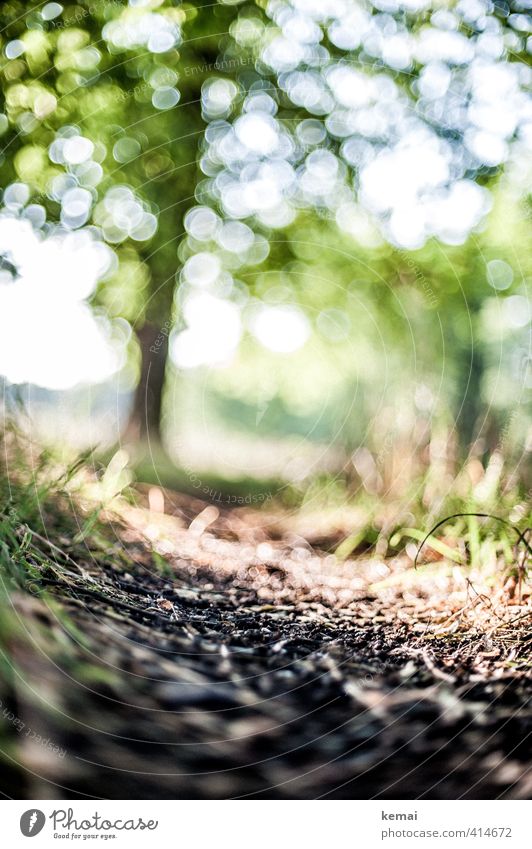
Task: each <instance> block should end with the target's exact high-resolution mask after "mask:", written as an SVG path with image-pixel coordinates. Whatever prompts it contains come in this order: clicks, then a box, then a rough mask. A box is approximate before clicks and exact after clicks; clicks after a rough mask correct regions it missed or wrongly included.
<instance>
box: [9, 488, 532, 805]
mask: <svg viewBox="0 0 532 849" xmlns="http://www.w3.org/2000/svg"><path fill="white" fill-rule="evenodd" d="M170 507H171V511H170V512H171V513H172V514H173V515H172V516H167V515H162V514H159V513H154V512H153V510H152V511H149V510H148V509H146V507H131V506H126V505H124V506H123V509H122V510H121V512H120V515H113V516H112V517H108V519H109V520H110V521H111V523H112V528H113V530H114V532H115V535H116V537H115V542H114V544H113V545H112V546H109V544H106V546H103V545H96V544H92V543H91V544H89V545H88V546H87V547H86V550H85V556H84V557H83V558H80V557H79V555H77V556H76V557H74V556H73V554H72V553H69V550H68V540H64V541H61V540H57V539H55V540H53V541H52V546H55V547H52V546H50V550H51V553H52V555H53V557H52V561H53V562H54V563H55V566H54V567H53V568H50V569H49V570H41V575H40V577H38V578H37V579H36V580H35V581H33V582H31V583H30V584H29V585H28V587H27V588H26V590H19V591H17V592H16V593H14V594H13V595H12V605H13V610H14V611H15V614H16V616H17V619H18V622H19V624H20V626H21V627H20V631H19V632H16V633H14V634H13V635H12V636H11V637H10V649H11V655H12V658H13V661H14V665H15V667H16V670H17V672H16V674H15V675H14V676H13V680H12V685H11V687H10V688H8V689H7V690H6V691H5V692H4V693H3V696H2V703H3V711H4V724H5V728H4V731H5V733H7V734H8V736H9V733H10V734H11V736H10V738H9V739H10V742H9V746H8V748H7V749H6V752H7V753H8V754H7V757H8V767H7V769H6V770H4V771H3V780H2V784H3V786H2V790H3V792H4V794H5V795H7V796H14V797H15V798H35V799H45V798H53V799H75V798H86V797H89V798H102V799H114V798H138V799H151V798H159V799H166V798H187V799H226V798H251V799H256V798H272V799H314V798H335V799H420V798H424V799H425V798H427V799H445V798H451V799H495V798H512V799H522V798H529V797H530V795H531V794H532V772H531V766H530V753H531V742H532V705H531V703H530V694H531V676H530V670H531V668H532V667H531V661H530V657H531V654H532V629H531V627H530V621H531V612H532V611H531V608H530V607H529V605H528V597H526V596H525V597H524V600H521V601H519V600H518V599H514V603H510V602H509V600H508V599H507V598H506V599H503V598H502V597H496V596H495V595H494V594H493V593H491V594H489V595H488V594H487V593H485V592H484V590H483V589H482V588H481V587H479V586H478V585H477V584H476V583H475V580H474V579H473V577H469V578H466V577H464V575H463V574H459V570H457V569H454V570H453V569H452V568H449V567H448V566H447V565H446V564H444V563H437V564H435V565H432V566H431V567H430V568H429V569H428V570H426V569H425V568H422V569H420V570H418V571H417V572H413V570H412V569H411V561H410V560H409V559H408V558H407V557H406V555H402V556H401V557H398V558H395V559H394V560H392V561H383V560H382V558H379V557H377V556H375V555H373V556H372V555H371V553H370V552H368V553H367V554H364V555H363V556H361V557H359V558H353V559H352V560H348V561H346V562H344V563H339V562H338V561H337V560H336V559H335V558H334V556H331V555H330V554H327V553H326V552H323V551H320V550H319V549H317V548H316V546H315V545H311V544H310V542H309V540H308V539H307V538H305V537H304V536H302V535H301V534H300V533H299V532H293V533H290V532H289V530H287V527H288V525H287V524H286V523H285V524H283V527H282V532H280V531H279V527H280V526H279V523H278V522H277V524H276V521H274V519H273V518H272V519H271V521H270V520H267V518H265V514H264V513H262V514H261V513H253V512H252V511H250V510H248V511H242V510H239V509H235V510H230V509H226V510H220V509H218V508H216V509H215V508H213V507H212V505H211V506H208V505H205V504H202V503H201V502H197V501H194V500H191V499H187V498H185V497H184V496H177V495H176V496H175V497H174V498H173V500H172V501H171V504H170ZM168 509H169V506H168V502H167V510H168ZM309 536H310V534H309ZM43 542H44V541H43ZM91 545H92V547H91ZM6 712H7V718H6Z"/></svg>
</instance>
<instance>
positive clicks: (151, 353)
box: [124, 322, 170, 444]
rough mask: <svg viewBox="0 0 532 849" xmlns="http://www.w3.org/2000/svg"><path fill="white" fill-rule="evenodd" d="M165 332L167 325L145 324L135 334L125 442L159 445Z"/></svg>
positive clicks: (166, 343)
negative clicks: (136, 355) (134, 375)
mask: <svg viewBox="0 0 532 849" xmlns="http://www.w3.org/2000/svg"><path fill="white" fill-rule="evenodd" d="M169 330H170V328H169V326H168V324H167V323H165V324H164V325H163V327H158V326H157V325H155V324H151V323H149V322H146V323H145V324H144V325H143V326H142V327H141V328H140V329H139V330H138V331H137V339H138V342H139V345H140V351H141V366H140V379H139V382H138V385H137V388H136V390H135V398H134V401H133V409H132V410H131V414H130V417H129V421H128V424H127V427H126V430H125V433H124V442H126V443H138V442H150V443H152V444H153V443H157V444H160V443H161V412H162V400H163V388H164V376H165V371H166V361H167V358H168V333H169Z"/></svg>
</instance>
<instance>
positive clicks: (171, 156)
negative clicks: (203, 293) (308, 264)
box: [1, 0, 526, 441]
mask: <svg viewBox="0 0 532 849" xmlns="http://www.w3.org/2000/svg"><path fill="white" fill-rule="evenodd" d="M2 15H3V23H4V31H3V39H4V52H5V55H6V62H5V64H4V67H3V69H2V71H3V74H4V78H5V108H4V112H5V117H4V119H3V120H4V130H5V135H4V139H5V146H4V157H5V158H4V161H3V164H2V174H1V176H2V179H3V181H4V183H10V182H12V181H13V180H17V179H18V180H23V181H24V182H25V183H27V184H28V185H29V186H30V187H31V191H32V193H33V195H38V196H39V200H40V202H41V203H42V205H43V206H44V207H45V208H46V210H47V213H48V216H49V219H50V220H52V221H53V220H56V221H59V220H61V221H62V223H63V226H65V227H67V228H68V227H70V228H74V229H75V228H76V227H79V226H82V225H85V224H86V223H88V222H89V223H90V222H92V224H93V225H94V226H96V227H98V228H99V230H98V232H99V233H100V235H101V238H103V239H104V240H105V241H107V242H108V243H109V244H111V245H112V246H113V248H114V250H115V251H116V253H117V255H118V258H119V262H120V265H119V270H118V272H117V273H116V274H115V276H114V277H112V278H111V279H109V280H107V281H105V282H104V284H103V285H102V288H101V290H100V292H99V293H98V295H97V301H99V302H100V303H102V304H104V305H105V307H106V309H107V310H108V311H109V312H110V313H111V314H119V315H122V316H123V317H125V318H126V319H128V320H129V321H130V322H131V323H132V325H133V326H134V328H135V331H136V335H137V339H138V343H139V347H140V352H141V362H140V369H139V371H140V378H139V381H138V387H137V392H136V397H135V402H134V407H133V412H132V416H131V420H130V423H129V426H128V428H127V432H126V433H127V436H128V438H131V439H139V438H140V439H141V440H142V439H145V438H147V436H148V432H149V435H150V437H151V438H152V439H154V440H155V441H158V440H160V436H161V434H160V423H161V410H162V397H163V384H164V376H165V371H166V360H167V355H168V338H169V334H170V332H171V328H172V327H173V325H174V321H175V308H174V304H175V289H176V282H178V283H179V282H181V281H182V278H183V268H184V266H186V263H187V260H189V259H190V258H191V257H192V256H194V255H195V254H198V253H201V252H203V253H205V252H207V253H208V252H211V253H212V252H213V251H216V252H217V255H218V256H219V258H220V267H222V268H223V267H224V263H225V262H226V261H227V262H229V261H230V262H229V265H230V268H231V270H232V271H236V270H238V269H239V268H244V267H246V266H249V268H250V271H249V273H248V274H247V280H248V282H249V285H250V286H253V285H254V282H253V281H254V279H255V274H254V269H255V268H256V267H258V266H260V262H261V257H262V259H265V257H266V256H267V255H268V250H269V252H270V257H269V262H270V264H273V265H275V263H278V264H281V265H282V264H283V262H285V261H286V260H287V258H289V257H290V256H291V253H292V251H291V248H290V239H291V238H292V234H293V233H294V226H295V225H294V217H295V215H296V214H297V213H298V212H299V211H300V210H301V209H307V210H308V211H309V214H310V215H313V216H317V220H320V218H321V219H323V218H324V217H325V218H329V219H330V218H334V219H335V221H336V222H337V223H338V224H339V225H340V227H342V228H343V229H344V230H345V231H347V232H351V233H352V234H353V235H354V236H355V238H358V236H357V233H359V231H360V227H361V226H363V224H364V220H365V218H367V211H368V210H369V215H370V216H372V217H373V218H374V219H375V220H376V221H377V222H378V224H379V226H380V227H381V229H382V232H383V234H384V236H385V237H386V238H387V239H388V240H389V241H391V242H392V244H394V245H395V246H396V247H397V248H398V249H400V250H407V251H408V250H417V249H420V248H422V246H423V244H424V242H425V241H426V239H427V238H431V237H436V238H439V239H442V240H443V241H444V242H447V243H450V244H456V243H460V242H462V241H464V240H465V238H466V237H467V235H468V233H469V231H470V230H471V229H472V228H473V227H475V226H477V225H478V224H479V222H480V221H481V220H482V218H483V216H484V215H485V213H486V211H487V209H488V207H489V196H488V193H487V192H486V190H485V189H483V188H482V187H483V186H489V185H491V184H492V183H493V182H494V180H495V179H496V178H497V175H498V174H499V172H500V168H501V165H502V164H503V162H504V160H505V158H506V157H507V155H508V153H507V144H508V142H510V141H512V140H513V139H515V138H517V137H518V136H519V131H520V122H523V121H524V120H525V118H526V115H525V113H524V112H523V113H521V112H520V109H521V106H522V104H523V97H524V95H523V91H522V84H523V78H522V75H520V74H519V73H514V72H513V70H512V68H514V67H520V66H521V65H522V63H523V62H524V57H525V55H526V48H525V37H524V22H523V16H522V15H520V14H518V13H517V12H516V14H514V15H510V16H509V17H508V16H507V15H506V13H505V11H504V10H503V9H502V6H500V5H498V6H496V7H494V9H493V10H490V8H488V6H487V5H486V6H485V7H484V6H482V5H481V4H476V5H475V6H474V7H473V6H471V8H469V6H468V4H463V3H462V4H457V5H456V6H453V7H452V8H450V9H447V10H442V9H438V8H436V7H434V6H432V5H429V4H427V3H425V2H421V0H420V3H419V4H418V5H417V6H415V7H414V5H413V4H411V3H410V4H408V6H406V5H402V4H401V3H399V2H397V3H396V4H394V5H393V6H390V8H389V9H388V11H386V12H383V11H382V10H381V9H380V8H379V6H377V5H375V6H368V8H363V7H361V6H359V5H357V4H355V3H346V4H344V5H343V6H341V5H339V6H338V7H337V8H336V7H334V8H331V10H329V11H328V10H327V8H326V7H325V6H322V5H321V4H319V3H317V4H314V3H310V4H305V3H301V2H296V0H292V2H279V3H273V4H270V5H268V6H267V7H266V9H264V4H262V3H257V4H254V3H244V4H234V3H228V2H218V3H217V4H215V5H214V6H213V4H211V3H206V2H195V3H190V4H184V5H182V6H178V7H176V6H174V5H173V4H171V3H169V2H164V0H147V2H145V3H143V4H135V6H132V7H124V6H122V5H121V4H119V3H114V2H104V1H103V0H84V2H80V3H76V2H65V3H63V4H61V6H59V4H56V3H48V4H46V5H45V6H44V7H41V5H40V4H38V3H34V4H31V5H30V7H29V8H28V5H27V4H24V3H20V2H15V0H13V2H10V3H9V4H6V5H5V6H4V8H3V12H2ZM503 38H504V39H506V43H507V44H509V45H510V47H509V49H508V51H507V53H505V52H504V46H503ZM435 55H436V56H437V61H434V58H435ZM483 75H484V76H483ZM483 80H487V82H486V81H483ZM501 104H503V105H505V109H506V116H507V121H506V124H505V125H504V126H502V127H501V126H499V127H493V121H492V120H491V118H490V110H491V115H492V114H493V110H494V109H495V110H496V109H501V108H502V106H501ZM523 116H524V117H523ZM490 122H491V123H490ZM68 139H70V140H72V139H74V140H75V139H78V140H79V141H78V143H77V144H78V148H77V149H78V152H77V153H76V146H75V144H74V145H73V144H72V143H71V144H70V148H72V149H73V150H74V153H72V151H71V152H70V154H68V155H66V154H64V150H63V148H64V142H65V140H68ZM87 141H88V142H89V144H91V145H92V146H93V147H94V151H95V153H94V156H93V157H89V158H88V159H87V158H85V159H84V158H83V156H84V154H83V153H80V152H79V150H80V149H82V148H83V145H84V144H85V143H86V142H87ZM61 145H63V148H62V147H61ZM61 151H63V152H61ZM50 157H51V161H50ZM80 157H81V159H80ZM398 174H399V175H401V176H398ZM392 175H393V177H394V179H393V180H391V177H392ZM58 177H61V178H64V179H65V180H67V181H70V182H69V183H68V182H67V183H66V184H65V185H68V186H69V187H70V188H74V189H76V190H77V187H79V188H81V189H82V190H83V191H85V192H86V194H85V195H84V198H85V200H84V201H83V202H84V203H85V207H86V208H85V213H84V214H82V215H81V216H80V215H78V216H76V215H74V216H70V218H69V216H68V215H65V210H64V206H65V205H64V203H63V200H64V196H65V192H64V191H62V193H59V194H58V192H57V191H54V190H52V189H51V188H50V186H51V184H52V182H53V180H54V178H58ZM392 182H393V186H392V190H391V191H390V187H391V183H392ZM394 193H395V194H394ZM198 205H199V206H200V207H201V208H206V209H211V210H212V211H213V213H215V214H216V220H217V221H218V222H220V221H221V222H226V223H227V222H247V225H249V226H248V227H247V230H246V231H243V230H242V231H239V232H240V233H241V234H242V233H244V232H245V233H247V232H248V231H249V230H250V228H251V231H250V232H252V236H253V234H254V237H255V242H254V246H255V247H253V245H252V246H251V247H252V248H253V249H250V250H249V251H247V252H246V251H241V252H240V254H239V253H238V251H234V250H233V251H231V250H229V251H228V250H227V249H226V248H225V247H224V246H222V247H220V244H219V243H216V242H215V240H214V239H213V238H210V237H207V238H204V237H203V236H202V235H201V233H199V231H198V228H197V227H196V230H194V227H193V226H192V227H191V226H189V227H188V230H187V227H186V226H185V223H184V222H185V220H186V218H187V213H190V212H191V210H192V208H193V207H198ZM465 211H467V214H466V213H465ZM458 212H459V213H460V214H457V213H458ZM191 220H192V219H191ZM200 229H201V228H200ZM237 238H238V236H237ZM246 238H247V236H246ZM250 238H251V237H250ZM265 241H266V250H264V251H263V250H262V247H261V246H262V245H264V243H265ZM257 246H258V248H257ZM253 251H254V252H253ZM235 257H237V260H235ZM395 259H396V260H397V257H396V258H395ZM398 264H399V265H400V264H401V263H400V262H399V263H398ZM189 283H190V281H189V280H188V279H187V277H186V274H185V276H184V286H185V287H186V286H187V285H189ZM117 289H123V291H124V294H123V296H122V297H121V298H118V299H117V298H116V297H115V295H116V292H117ZM117 304H118V306H117Z"/></svg>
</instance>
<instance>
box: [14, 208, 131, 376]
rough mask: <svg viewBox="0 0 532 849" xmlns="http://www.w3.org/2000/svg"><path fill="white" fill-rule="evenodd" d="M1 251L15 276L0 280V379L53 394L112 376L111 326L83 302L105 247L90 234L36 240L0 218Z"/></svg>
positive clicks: (108, 257)
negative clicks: (55, 390)
mask: <svg viewBox="0 0 532 849" xmlns="http://www.w3.org/2000/svg"><path fill="white" fill-rule="evenodd" d="M0 254H1V255H2V256H3V257H5V258H6V260H7V261H8V262H9V263H10V265H11V266H12V267H13V268H14V269H16V272H17V276H16V277H15V278H14V277H13V276H12V274H11V272H10V271H7V270H4V271H2V272H1V276H0V374H3V375H4V376H5V377H6V378H7V380H8V381H10V382H11V383H34V384H36V385H37V386H42V387H45V388H47V389H58V390H59V389H70V388H72V387H74V386H76V385H77V384H79V383H98V382H100V381H103V380H106V379H107V378H109V377H111V375H113V374H114V373H116V372H117V371H118V369H119V368H120V367H121V366H122V365H123V361H124V351H123V350H120V348H119V347H117V346H116V345H115V344H113V343H112V341H111V336H112V328H111V322H110V321H109V320H104V319H103V318H102V317H101V316H97V315H95V313H94V311H93V309H92V308H91V307H90V306H89V304H88V303H87V302H86V299H87V298H88V297H89V296H90V295H92V293H93V292H94V289H95V288H96V284H97V282H98V280H99V279H100V278H101V277H102V276H103V275H104V274H105V273H106V271H107V270H108V269H109V267H110V264H111V262H112V258H113V257H112V252H111V251H110V249H109V248H108V247H107V246H106V245H104V244H102V243H101V242H96V241H95V240H94V239H93V237H92V236H91V235H90V234H89V233H84V232H79V231H78V232H76V233H60V232H57V233H56V234H55V235H51V236H47V237H42V236H41V234H39V233H38V232H36V231H35V230H34V229H33V227H32V226H31V224H30V223H29V221H24V220H21V219H17V218H11V217H9V216H4V217H1V218H0Z"/></svg>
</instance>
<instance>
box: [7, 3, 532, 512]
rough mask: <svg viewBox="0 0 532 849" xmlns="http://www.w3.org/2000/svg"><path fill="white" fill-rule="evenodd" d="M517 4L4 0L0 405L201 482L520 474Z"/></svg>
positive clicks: (524, 421) (508, 481) (522, 188)
mask: <svg viewBox="0 0 532 849" xmlns="http://www.w3.org/2000/svg"><path fill="white" fill-rule="evenodd" d="M529 6H530V0H518V2H506V0H495V1H494V2H491V0H458V2H454V0H450V2H434V0H375V2H363V0H269V2H266V0H260V2H256V3H251V2H239V0H225V2H218V3H202V2H194V3H192V2H188V3H177V2H167V0H130V2H129V3H127V2H119V0H109V2H103V0H86V2H84V0H79V2H70V0H69V2H62V3H57V2H49V3H38V2H35V3H28V2H17V0H10V2H8V3H4V4H3V6H2V10H1V12H0V17H1V33H0V39H1V51H2V59H1V66H0V73H1V76H2V103H1V109H0V111H1V114H0V133H1V134H2V135H1V139H0V144H1V148H0V151H1V152H0V179H1V185H2V189H3V191H2V195H1V209H0V375H1V377H0V382H1V385H2V402H3V406H4V410H5V412H6V414H7V416H8V417H15V418H16V419H17V421H18V422H19V424H20V425H21V426H23V427H25V428H27V429H28V430H29V431H30V432H31V433H32V434H33V435H35V436H36V437H37V438H38V439H39V440H41V441H44V442H45V443H46V444H48V445H50V446H53V447H54V448H55V449H56V450H58V451H60V452H63V453H66V454H68V453H73V452H75V451H79V450H80V449H85V448H88V447H92V448H95V449H96V451H97V454H98V453H99V454H100V455H101V456H102V457H103V458H106V460H108V459H109V458H111V457H114V458H115V460H114V462H115V463H118V464H120V463H130V464H131V465H132V467H133V468H134V469H135V471H136V473H137V475H138V477H139V478H140V479H141V480H146V481H160V482H163V483H165V484H169V485H172V486H175V487H177V488H181V489H185V490H188V491H191V492H196V493H197V494H198V495H201V496H202V497H203V498H206V499H210V500H216V499H217V498H219V497H220V496H221V494H222V493H223V494H224V497H225V494H226V493H231V494H232V497H233V498H235V500H236V503H257V504H258V503H261V502H264V501H267V500H269V498H270V496H271V497H277V498H282V499H285V501H286V502H287V503H290V504H292V503H298V504H300V503H303V502H305V500H308V499H310V500H312V499H315V498H319V499H320V500H321V501H322V502H323V503H327V502H329V501H331V500H332V501H335V500H336V501H341V500H343V499H345V498H346V497H349V498H360V497H364V498H370V499H371V498H373V499H381V500H382V499H386V498H389V497H397V498H400V499H408V498H411V497H414V496H413V495H412V493H415V497H416V498H420V499H421V501H422V502H423V504H424V505H425V506H426V507H430V508H431V509H437V505H438V504H439V503H440V501H441V499H445V498H447V497H449V495H453V494H456V495H457V496H459V497H461V498H464V497H465V498H468V497H469V496H470V495H471V493H473V494H474V496H475V499H476V502H477V503H483V504H488V503H490V502H491V503H493V502H494V501H496V500H497V499H498V498H499V495H498V493H499V492H500V491H501V487H502V488H503V489H505V488H506V490H508V488H509V489H510V490H512V488H521V489H522V490H523V491H526V490H527V489H528V488H530V486H532V480H531V467H530V462H529V458H530V451H531V449H532V429H531V427H530V416H529V414H530V402H531V390H532V379H531V372H530V283H531V280H532V259H531V255H530V250H529V248H530V243H529V239H530V219H531V213H532V203H531V191H532V179H531V178H532V160H531V156H530V154H531V150H532V105H531V100H530V94H529V92H530V80H531V70H530V53H531V44H532V40H531V38H530V14H529ZM117 451H118V452H119V454H118V455H117ZM117 456H118V460H116V457H117Z"/></svg>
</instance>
